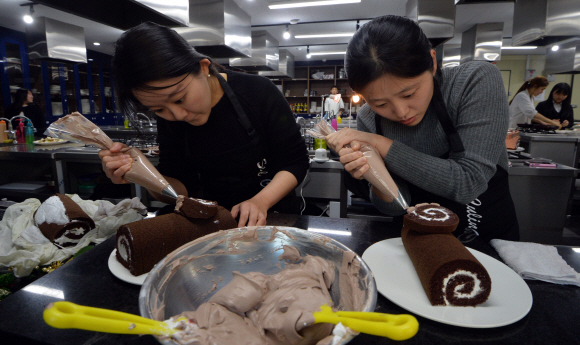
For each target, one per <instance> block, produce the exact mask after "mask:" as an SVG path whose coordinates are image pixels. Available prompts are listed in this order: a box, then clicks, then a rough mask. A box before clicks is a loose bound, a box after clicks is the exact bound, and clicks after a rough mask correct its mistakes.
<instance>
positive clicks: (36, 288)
mask: <svg viewBox="0 0 580 345" xmlns="http://www.w3.org/2000/svg"><path fill="white" fill-rule="evenodd" d="M22 290H24V291H28V292H32V293H35V294H38V295H44V296H48V297H54V298H59V299H64V292H62V290H57V289H51V288H47V287H44V286H40V285H34V284H29V285H27V286H25V287H24V288H23V289H22Z"/></svg>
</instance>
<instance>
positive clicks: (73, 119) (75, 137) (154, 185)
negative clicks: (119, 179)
mask: <svg viewBox="0 0 580 345" xmlns="http://www.w3.org/2000/svg"><path fill="white" fill-rule="evenodd" d="M45 134H46V135H49V136H51V137H53V138H60V139H64V140H70V141H73V142H78V143H83V144H85V145H88V146H93V147H97V148H100V149H110V148H111V146H113V141H112V140H111V138H109V137H108V136H107V135H106V134H105V132H103V131H102V130H101V129H100V128H99V127H98V126H97V125H95V124H94V123H92V122H91V121H89V120H88V119H87V118H86V117H84V116H83V115H81V114H80V113H78V112H74V113H72V114H70V115H67V116H64V117H62V118H60V119H58V120H57V121H55V122H53V123H51V124H50V126H49V127H48V128H47V129H46V132H45ZM121 152H122V153H124V154H126V155H129V156H131V159H133V163H131V169H130V170H129V171H127V172H126V173H125V175H124V176H123V178H124V179H125V180H127V181H129V182H132V183H136V184H138V185H140V186H143V187H145V188H147V189H149V190H152V191H154V192H157V193H160V194H163V195H166V196H169V197H172V198H177V193H176V192H175V190H174V189H173V187H171V185H170V184H169V182H167V180H166V179H165V178H164V177H163V175H161V174H160V173H159V171H158V170H157V169H156V168H155V167H154V166H153V164H151V162H150V161H149V160H148V159H147V158H146V157H145V156H144V155H143V153H142V152H141V151H140V150H139V149H136V148H134V147H127V148H124V149H123V150H122V151H121Z"/></svg>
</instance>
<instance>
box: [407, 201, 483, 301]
mask: <svg viewBox="0 0 580 345" xmlns="http://www.w3.org/2000/svg"><path fill="white" fill-rule="evenodd" d="M407 212H408V214H407V215H405V217H404V221H403V229H402V230H401V238H402V240H403V245H404V246H405V250H406V251H407V254H409V257H410V258H411V261H412V262H413V266H414V267H415V270H416V272H417V275H418V276H419V280H420V281H421V285H422V286H423V289H424V290H425V293H426V294H427V297H428V298H429V301H430V302H431V304H432V305H434V306H437V305H453V306H476V305H478V304H481V303H484V302H485V301H487V299H488V298H489V294H490V293H491V278H490V277H489V274H488V273H487V271H486V270H485V268H484V267H483V265H482V264H481V263H480V262H479V261H478V260H477V259H476V258H475V257H474V256H473V255H472V254H471V253H470V252H469V250H467V248H465V246H464V245H463V244H462V243H461V242H459V240H458V239H457V238H456V237H455V236H453V235H452V234H451V233H449V232H452V231H453V230H455V228H456V227H457V224H458V222H459V219H458V217H457V215H456V214H454V213H453V212H452V211H451V210H449V209H446V208H444V207H441V206H439V205H437V204H422V205H417V206H416V207H415V208H414V209H413V208H412V207H411V208H410V209H409V210H408V211H407ZM431 225H432V226H433V227H431ZM450 229H451V231H449V230H450ZM443 231H445V232H443Z"/></svg>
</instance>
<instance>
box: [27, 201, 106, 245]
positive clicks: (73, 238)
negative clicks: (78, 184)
mask: <svg viewBox="0 0 580 345" xmlns="http://www.w3.org/2000/svg"><path fill="white" fill-rule="evenodd" d="M34 222H35V223H36V226H37V227H38V228H39V229H40V232H42V234H43V235H44V236H45V237H46V238H47V239H48V240H49V241H50V242H52V243H53V244H54V245H55V246H57V247H59V248H62V247H72V246H75V245H76V244H77V243H79V241H80V240H81V238H82V237H83V236H84V235H86V234H87V233H88V232H89V231H91V230H92V229H94V228H95V222H94V221H93V220H92V219H91V217H89V215H87V214H86V213H85V211H83V209H82V208H81V207H80V206H79V205H78V204H77V203H76V202H74V201H73V200H72V199H71V198H69V197H68V196H66V195H64V194H56V195H53V196H51V197H50V198H48V199H46V200H45V201H44V202H43V203H42V204H41V205H40V206H39V207H38V209H37V210H36V212H34Z"/></svg>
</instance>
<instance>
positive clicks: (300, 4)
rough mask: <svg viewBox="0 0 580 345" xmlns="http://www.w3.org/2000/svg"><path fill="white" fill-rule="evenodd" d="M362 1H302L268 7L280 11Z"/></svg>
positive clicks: (280, 3)
mask: <svg viewBox="0 0 580 345" xmlns="http://www.w3.org/2000/svg"><path fill="white" fill-rule="evenodd" d="M360 1H361V0H318V1H300V2H295V1H286V2H277V3H275V4H272V5H268V7H269V8H270V9H271V10H279V9H282V8H296V7H310V6H327V5H340V4H354V3H359V2H360Z"/></svg>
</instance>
